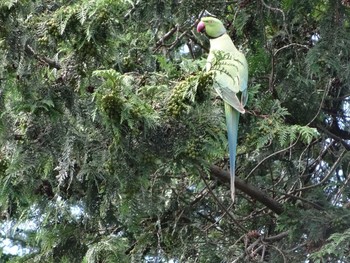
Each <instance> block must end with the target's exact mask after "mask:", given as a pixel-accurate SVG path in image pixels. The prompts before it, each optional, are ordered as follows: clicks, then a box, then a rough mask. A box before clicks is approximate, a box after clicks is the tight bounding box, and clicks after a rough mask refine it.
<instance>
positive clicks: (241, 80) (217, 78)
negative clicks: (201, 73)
mask: <svg viewBox="0 0 350 263" xmlns="http://www.w3.org/2000/svg"><path fill="white" fill-rule="evenodd" d="M197 31H198V32H200V33H205V34H206V36H207V37H208V38H209V41H210V51H209V55H208V58H207V64H206V71H207V72H213V80H214V82H213V86H214V88H215V90H216V92H217V93H218V94H219V96H220V97H221V98H222V99H223V101H224V105H225V116H226V124H227V133H228V145H229V153H230V175H231V197H232V201H233V202H234V200H235V166H236V164H235V162H236V148H237V133H238V121H239V114H240V113H242V114H243V113H244V112H245V110H244V106H245V104H246V103H247V99H248V93H247V83H248V64H247V60H246V58H245V56H244V54H243V53H241V52H240V51H239V50H237V48H236V47H235V45H234V44H233V42H232V40H231V38H230V37H229V35H228V34H227V33H226V29H225V27H224V25H223V24H222V22H221V21H220V20H219V19H217V18H215V17H211V16H206V17H202V18H201V21H200V22H199V23H198V25H197ZM237 95H238V96H237Z"/></svg>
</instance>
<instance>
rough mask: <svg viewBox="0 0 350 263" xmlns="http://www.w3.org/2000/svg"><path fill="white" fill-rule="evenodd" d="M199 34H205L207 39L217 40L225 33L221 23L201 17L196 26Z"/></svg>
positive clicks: (212, 18)
mask: <svg viewBox="0 0 350 263" xmlns="http://www.w3.org/2000/svg"><path fill="white" fill-rule="evenodd" d="M197 31H198V32H199V33H205V34H206V35H207V36H208V37H209V38H217V37H219V36H222V35H223V34H225V33H226V29H225V27H224V25H223V24H222V22H221V21H220V20H219V19H217V18H215V17H211V16H206V17H202V18H201V21H200V22H199V23H198V25H197Z"/></svg>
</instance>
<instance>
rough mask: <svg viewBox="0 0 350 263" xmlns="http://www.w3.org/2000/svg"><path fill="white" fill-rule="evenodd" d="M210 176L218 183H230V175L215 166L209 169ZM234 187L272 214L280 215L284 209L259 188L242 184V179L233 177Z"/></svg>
mask: <svg viewBox="0 0 350 263" xmlns="http://www.w3.org/2000/svg"><path fill="white" fill-rule="evenodd" d="M210 171H211V175H212V176H213V177H214V178H216V179H219V180H220V181H222V182H224V183H229V182H230V173H229V172H226V171H224V170H222V169H220V168H219V167H218V166H216V165H212V166H211V167H210ZM235 185H236V187H237V189H239V190H241V191H242V192H244V193H245V194H247V195H249V196H250V197H252V198H254V199H256V200H257V201H259V202H260V203H262V204H264V205H265V206H266V207H268V208H269V209H271V210H272V211H273V212H275V213H276V214H282V213H283V211H284V209H283V207H282V205H281V204H280V203H278V202H277V201H276V200H274V199H273V198H271V197H269V196H268V195H267V194H266V193H264V192H263V191H262V190H260V189H259V188H257V187H255V186H253V185H249V184H247V183H246V182H244V181H243V180H242V179H240V178H238V177H237V176H236V177H235Z"/></svg>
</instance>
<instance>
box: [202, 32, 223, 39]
mask: <svg viewBox="0 0 350 263" xmlns="http://www.w3.org/2000/svg"><path fill="white" fill-rule="evenodd" d="M225 34H226V32H224V33H222V34H221V35H219V36H217V37H212V36H209V35H208V34H207V33H205V35H206V36H207V37H208V38H209V39H216V38H219V37H222V36H223V35H225Z"/></svg>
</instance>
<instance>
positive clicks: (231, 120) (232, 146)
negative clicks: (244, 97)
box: [225, 103, 239, 202]
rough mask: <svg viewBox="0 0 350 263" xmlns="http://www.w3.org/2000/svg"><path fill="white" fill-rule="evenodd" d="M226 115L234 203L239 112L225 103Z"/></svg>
mask: <svg viewBox="0 0 350 263" xmlns="http://www.w3.org/2000/svg"><path fill="white" fill-rule="evenodd" d="M225 115H226V125H227V136H228V147H229V152H230V175H231V198H232V201H233V202H234V201H235V169H236V150H237V138H238V121H239V112H238V111H236V110H235V109H234V108H233V107H232V106H231V105H229V104H227V103H225Z"/></svg>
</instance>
